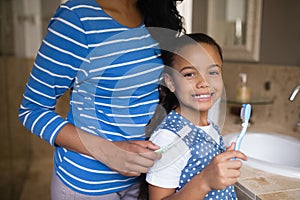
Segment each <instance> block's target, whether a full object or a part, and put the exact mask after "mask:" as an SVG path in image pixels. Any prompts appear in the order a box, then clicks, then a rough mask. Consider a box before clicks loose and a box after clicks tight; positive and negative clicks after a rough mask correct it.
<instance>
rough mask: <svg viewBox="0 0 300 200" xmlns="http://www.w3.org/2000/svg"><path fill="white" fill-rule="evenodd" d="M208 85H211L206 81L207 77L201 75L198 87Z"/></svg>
mask: <svg viewBox="0 0 300 200" xmlns="http://www.w3.org/2000/svg"><path fill="white" fill-rule="evenodd" d="M208 86H209V84H208V82H207V81H206V79H205V78H204V77H203V76H201V75H199V78H198V80H197V85H196V87H197V88H207V87H208Z"/></svg>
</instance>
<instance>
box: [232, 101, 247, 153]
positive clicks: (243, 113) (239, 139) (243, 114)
mask: <svg viewBox="0 0 300 200" xmlns="http://www.w3.org/2000/svg"><path fill="white" fill-rule="evenodd" d="M250 116H251V105H250V104H243V105H242V109H241V119H242V120H243V123H242V127H243V128H242V130H241V132H240V134H239V135H238V137H237V139H236V144H235V147H234V150H240V147H241V143H242V140H243V137H244V135H245V133H246V131H247V128H248V124H249V120H250Z"/></svg>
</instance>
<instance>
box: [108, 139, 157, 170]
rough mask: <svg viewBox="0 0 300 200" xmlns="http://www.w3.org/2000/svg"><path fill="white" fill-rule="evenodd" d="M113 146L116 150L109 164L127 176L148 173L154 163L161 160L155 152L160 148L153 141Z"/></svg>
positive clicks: (119, 143) (126, 142)
mask: <svg viewBox="0 0 300 200" xmlns="http://www.w3.org/2000/svg"><path fill="white" fill-rule="evenodd" d="M113 144H114V145H115V146H114V150H113V151H111V152H110V154H111V156H114V157H113V158H114V159H112V160H111V161H110V162H109V164H110V165H112V168H113V169H114V170H116V171H118V172H119V173H121V174H122V175H125V176H139V175H140V174H141V173H146V172H147V171H148V169H149V168H150V167H151V166H153V164H154V161H155V160H157V159H160V158H161V155H160V154H158V153H155V152H154V151H155V150H157V149H159V148H160V147H159V146H157V145H155V144H153V143H152V142H151V141H123V142H113Z"/></svg>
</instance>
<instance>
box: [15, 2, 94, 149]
mask: <svg viewBox="0 0 300 200" xmlns="http://www.w3.org/2000/svg"><path fill="white" fill-rule="evenodd" d="M87 54H88V45H87V41H86V35H85V31H84V29H83V28H82V23H81V21H80V19H79V17H78V16H77V15H76V14H75V13H74V12H73V11H72V10H71V9H69V8H68V7H66V6H63V7H60V8H59V9H58V10H57V12H56V14H55V15H54V16H53V18H52V19H51V21H50V23H49V26H48V32H47V35H46V36H45V38H44V40H43V41H42V44H41V47H40V49H39V51H38V53H37V57H36V59H35V62H34V65H33V69H32V71H31V73H30V77H29V80H28V82H27V84H26V88H25V92H24V95H23V100H22V102H21V105H20V108H19V119H20V121H21V122H22V124H23V125H24V126H25V127H26V128H27V129H28V130H30V131H31V132H32V133H34V134H35V135H38V136H39V137H41V138H43V139H44V140H45V141H47V142H48V143H50V144H51V145H54V141H55V137H56V136H57V134H58V132H59V131H60V129H61V128H62V127H63V126H64V125H66V124H67V123H68V122H67V121H66V120H65V119H63V118H62V117H61V116H59V115H58V114H57V113H56V112H55V105H56V101H57V99H58V98H59V97H60V96H61V95H62V94H64V93H65V92H66V91H67V90H68V89H70V88H72V85H73V84H74V82H75V79H76V76H77V74H78V73H84V71H83V70H82V69H80V66H81V65H82V64H83V63H85V62H89V60H88V59H87V58H86V57H87Z"/></svg>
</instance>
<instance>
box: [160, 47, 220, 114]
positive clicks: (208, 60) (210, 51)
mask: <svg viewBox="0 0 300 200" xmlns="http://www.w3.org/2000/svg"><path fill="white" fill-rule="evenodd" d="M179 55H180V56H177V55H176V56H175V57H174V60H173V69H172V72H171V73H170V74H166V75H165V82H166V85H167V87H168V88H169V89H170V90H171V91H172V92H173V93H175V95H176V97H177V99H178V101H179V103H180V112H181V113H189V114H192V113H199V111H200V112H207V111H208V110H209V109H210V108H211V107H212V105H213V104H214V103H215V102H216V101H217V100H218V99H219V98H220V97H221V95H222V91H223V79H222V70H221V67H222V60H221V57H220V55H219V53H218V51H217V49H216V47H214V46H212V45H209V44H206V43H201V44H200V45H199V43H198V45H196V44H194V45H188V46H185V47H183V48H182V49H181V50H180V51H179Z"/></svg>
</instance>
